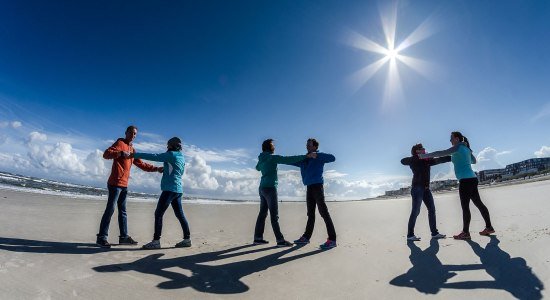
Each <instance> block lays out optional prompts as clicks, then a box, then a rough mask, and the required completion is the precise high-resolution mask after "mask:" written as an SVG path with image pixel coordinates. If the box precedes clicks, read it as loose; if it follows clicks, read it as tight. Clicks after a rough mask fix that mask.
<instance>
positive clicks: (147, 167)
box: [103, 138, 159, 187]
mask: <svg viewBox="0 0 550 300" xmlns="http://www.w3.org/2000/svg"><path fill="white" fill-rule="evenodd" d="M122 151H127V152H130V153H134V152H135V151H134V147H132V145H131V144H127V143H126V141H125V140H124V139H122V138H120V139H118V140H117V141H116V142H115V143H114V144H113V145H112V146H111V147H109V148H107V150H105V152H103V158H105V159H113V167H112V169H111V176H109V180H107V184H108V185H112V186H120V187H127V186H128V178H129V177H130V168H131V167H132V164H134V165H136V166H137V167H138V168H140V169H142V170H143V171H146V172H156V171H158V170H159V168H158V167H155V166H153V165H151V164H148V163H145V162H143V161H141V159H134V158H124V157H122V156H121V155H120V154H121V152H122Z"/></svg>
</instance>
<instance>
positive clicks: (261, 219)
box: [254, 187, 285, 242]
mask: <svg viewBox="0 0 550 300" xmlns="http://www.w3.org/2000/svg"><path fill="white" fill-rule="evenodd" d="M268 210H269V215H270V217H271V227H273V233H274V234H275V238H276V239H277V242H280V241H283V240H284V239H285V238H284V237H283V234H282V233H281V228H280V227H279V204H278V203H277V188H274V187H265V188H260V212H259V213H258V219H257V220H256V229H255V230H254V239H259V240H261V239H263V236H264V228H265V219H266V218H267V211H268Z"/></svg>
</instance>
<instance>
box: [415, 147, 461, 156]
mask: <svg viewBox="0 0 550 300" xmlns="http://www.w3.org/2000/svg"><path fill="white" fill-rule="evenodd" d="M458 146H460V145H455V146H452V147H451V148H449V149H447V150H442V151H435V152H432V153H426V154H418V157H420V158H421V159H424V158H436V157H441V156H449V155H451V154H453V153H455V152H456V151H457V150H458Z"/></svg>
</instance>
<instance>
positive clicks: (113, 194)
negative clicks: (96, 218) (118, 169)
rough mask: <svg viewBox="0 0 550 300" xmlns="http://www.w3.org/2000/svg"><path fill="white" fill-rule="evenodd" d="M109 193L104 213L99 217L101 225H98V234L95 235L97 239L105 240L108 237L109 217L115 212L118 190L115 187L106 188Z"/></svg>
mask: <svg viewBox="0 0 550 300" xmlns="http://www.w3.org/2000/svg"><path fill="white" fill-rule="evenodd" d="M107 189H108V191H109V197H108V198H107V206H106V207H105V212H103V216H102V217H101V223H100V224H99V233H98V234H97V238H98V239H104V240H106V239H107V236H108V235H109V224H110V223H111V217H112V216H113V213H114V212H115V203H116V201H117V199H118V196H119V194H120V188H118V187H116V186H110V185H109V186H107Z"/></svg>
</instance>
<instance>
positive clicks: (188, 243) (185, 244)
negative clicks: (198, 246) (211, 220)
mask: <svg viewBox="0 0 550 300" xmlns="http://www.w3.org/2000/svg"><path fill="white" fill-rule="evenodd" d="M184 247H191V239H183V241H181V242H179V243H177V244H176V248H184Z"/></svg>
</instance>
